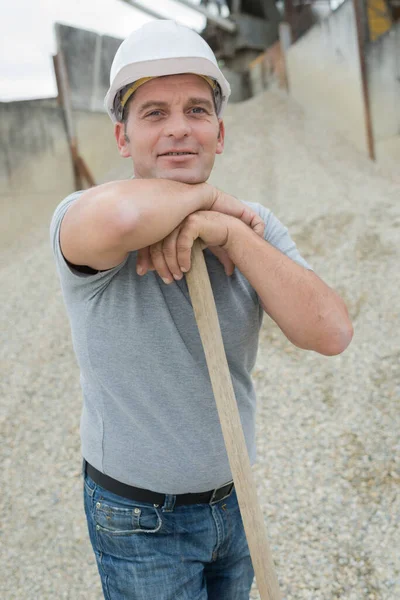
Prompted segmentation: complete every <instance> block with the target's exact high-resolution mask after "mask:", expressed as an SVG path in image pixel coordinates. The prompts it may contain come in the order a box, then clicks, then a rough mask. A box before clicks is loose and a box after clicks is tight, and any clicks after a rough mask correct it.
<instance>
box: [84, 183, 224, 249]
mask: <svg viewBox="0 0 400 600" xmlns="http://www.w3.org/2000/svg"><path fill="white" fill-rule="evenodd" d="M85 193H86V194H88V193H92V194H93V196H96V195H97V198H98V201H100V203H101V204H103V205H105V204H107V203H108V204H109V206H110V208H111V207H112V209H113V210H114V211H116V213H117V215H118V217H117V218H118V220H119V222H120V226H121V230H122V231H123V232H124V235H125V237H126V242H127V245H128V249H129V250H130V251H133V250H137V249H139V248H143V247H145V246H149V245H150V244H154V243H155V242H158V241H159V240H162V239H163V238H165V237H166V236H167V235H168V234H169V233H171V231H173V230H174V229H175V227H177V226H178V225H179V223H181V222H182V221H183V219H185V218H186V217H187V216H188V215H190V214H191V213H193V212H195V211H197V210H204V209H208V208H209V206H211V205H212V203H213V188H212V186H209V185H207V184H197V185H189V184H185V183H180V182H176V181H172V180H167V179H132V180H125V181H114V182H110V183H107V184H104V185H103V186H98V188H97V189H96V188H93V189H92V190H89V191H88V192H85ZM100 203H99V205H100Z"/></svg>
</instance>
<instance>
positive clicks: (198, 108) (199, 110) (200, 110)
mask: <svg viewBox="0 0 400 600" xmlns="http://www.w3.org/2000/svg"><path fill="white" fill-rule="evenodd" d="M191 110H192V111H193V112H194V113H196V114H201V113H206V112H207V111H206V110H205V108H203V107H202V106H193V108H192V109H191Z"/></svg>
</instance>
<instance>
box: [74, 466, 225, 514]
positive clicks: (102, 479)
mask: <svg viewBox="0 0 400 600" xmlns="http://www.w3.org/2000/svg"><path fill="white" fill-rule="evenodd" d="M83 472H84V473H87V474H88V475H89V477H90V478H91V479H93V481H94V482H95V483H97V485H100V486H101V487H102V488H104V489H105V490H107V491H109V492H112V493H113V494H117V495H118V496H122V497H123V498H128V499H129V500H136V501H137V502H149V503H150V504H157V505H158V506H163V504H164V501H165V494H159V493H157V492H152V491H150V490H144V489H143V488H137V487H133V486H132V485H127V484H126V483H122V482H121V481H117V480H116V479H113V478H112V477H109V476H108V475H105V474H104V473H102V472H101V471H98V470H97V469H95V468H94V467H92V465H90V464H89V463H88V462H87V461H86V460H85V459H83ZM233 487H234V483H233V481H230V482H228V483H226V484H225V485H223V486H222V487H220V488H216V489H215V490H210V491H209V492H200V493H197V494H177V495H176V501H175V506H180V505H183V504H215V503H216V502H220V501H221V500H224V499H225V498H227V497H228V496H230V495H231V493H232V490H233Z"/></svg>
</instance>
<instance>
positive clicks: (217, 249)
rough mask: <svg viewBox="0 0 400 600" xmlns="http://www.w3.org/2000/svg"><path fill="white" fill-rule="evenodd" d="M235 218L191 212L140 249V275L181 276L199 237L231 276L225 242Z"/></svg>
mask: <svg viewBox="0 0 400 600" xmlns="http://www.w3.org/2000/svg"><path fill="white" fill-rule="evenodd" d="M236 221H237V219H235V217H231V216H229V215H225V214H222V213H220V212H215V211H197V212H194V213H192V214H191V215H189V216H188V217H186V219H184V220H183V221H182V223H181V224H180V225H179V226H178V227H177V228H176V229H174V231H172V232H171V233H170V234H169V235H168V236H167V237H166V238H165V239H164V240H161V241H160V242H157V243H156V244H152V245H151V246H150V247H147V248H142V249H141V250H139V251H138V262H137V271H138V273H139V275H144V274H145V273H146V272H147V271H148V270H156V271H157V273H158V274H159V275H160V277H161V278H162V279H163V281H164V282H165V283H171V282H172V281H173V280H174V279H176V280H179V279H181V278H182V276H183V273H186V272H187V271H189V269H190V259H191V251H192V246H193V243H194V241H195V240H196V239H197V238H200V239H201V241H202V248H203V249H204V248H207V247H208V248H209V249H210V250H211V251H212V252H213V254H215V256H217V258H218V259H219V260H220V261H221V263H222V264H223V266H224V268H225V272H226V274H227V275H232V273H233V271H234V269H235V265H234V263H233V262H232V261H231V259H230V258H229V255H228V253H227V251H226V245H227V244H228V241H229V235H230V234H231V232H232V228H233V227H234V225H235V222H236ZM258 229H259V230H261V229H260V228H258ZM262 231H263V232H264V225H263V228H262ZM262 235H263V234H261V236H262ZM140 269H141V271H140Z"/></svg>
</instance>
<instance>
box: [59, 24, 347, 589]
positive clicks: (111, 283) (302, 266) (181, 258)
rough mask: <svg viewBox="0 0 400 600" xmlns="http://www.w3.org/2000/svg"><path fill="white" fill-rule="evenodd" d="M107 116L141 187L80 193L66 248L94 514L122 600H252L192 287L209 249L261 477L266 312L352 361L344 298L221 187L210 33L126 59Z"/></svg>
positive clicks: (69, 209)
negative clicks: (259, 419) (260, 385)
mask: <svg viewBox="0 0 400 600" xmlns="http://www.w3.org/2000/svg"><path fill="white" fill-rule="evenodd" d="M110 80H111V85H110V89H109V91H108V93H107V96H106V107H107V110H108V112H109V115H110V117H111V118H112V120H113V122H114V124H115V125H114V127H115V137H116V141H117V144H118V148H119V151H120V154H121V155H122V156H123V157H127V158H130V159H131V160H132V162H133V168H134V175H135V177H134V179H130V180H126V181H118V182H110V183H107V184H104V185H100V186H97V187H94V188H92V189H90V190H87V191H84V192H78V193H75V194H72V195H71V196H69V197H68V198H66V199H65V200H64V201H63V202H62V203H61V204H60V205H59V206H58V207H57V209H56V211H55V213H54V216H53V219H52V224H51V238H52V243H53V250H54V254H55V258H56V262H57V267H58V271H59V275H60V279H61V286H62V290H63V296H64V300H65V304H66V307H67V311H68V314H69V319H70V323H71V329H72V336H73V344H74V349H75V353H76V356H77V360H78V363H79V367H80V371H81V385H82V390H83V398H84V402H83V412H82V419H81V440H82V454H83V457H84V469H83V475H84V501H85V512H86V516H87V521H88V529H89V535H90V540H91V543H92V546H93V550H94V553H95V556H96V560H97V565H98V569H99V573H100V577H101V582H102V586H103V591H104V596H105V598H112V599H113V600H114V599H118V600H120V599H125V600H126V599H135V600H144V599H146V600H147V599H148V598H152V599H155V600H185V599H187V600H194V599H196V600H197V599H198V600H205V599H206V598H208V599H210V600H244V599H245V598H248V596H249V590H250V587H251V584H252V580H253V575H254V572H253V569H252V564H251V560H250V556H249V551H248V546H247V542H246V537H245V534H244V530H243V525H242V522H241V518H240V511H239V507H238V503H237V498H236V493H235V489H234V486H233V484H232V475H231V472H230V468H229V462H228V458H227V454H226V451H225V446H224V440H223V437H222V431H221V427H220V423H219V418H218V413H217V409H216V405H215V400H214V397H213V393H212V389H211V384H210V381H209V377H208V372H207V366H206V363H205V357H204V353H203V350H202V346H201V341H200V337H199V333H198V330H197V326H196V322H195V318H194V315H193V310H192V307H191V303H190V298H189V295H188V289H187V285H186V280H185V278H184V273H185V272H187V271H188V270H189V269H190V253H191V248H192V245H193V242H194V240H195V239H196V238H198V237H199V238H201V240H202V243H203V246H204V248H205V258H206V263H207V267H208V272H209V275H210V279H211V283H212V287H213V292H214V296H215V300H216V305H217V310H218V314H219V319H220V323H221V329H222V334H223V338H224V344H225V349H226V354H227V359H228V363H229V367H230V371H231V375H232V381H233V385H234V389H235V394H236V398H237V402H238V407H239V411H240V416H241V421H242V425H243V430H244V434H245V438H246V443H247V447H248V451H249V455H250V459H251V462H252V464H253V463H254V462H255V423H254V419H255V393H254V388H253V385H252V381H251V375H250V373H251V370H252V368H253V366H254V364H255V359H256V353H257V344H258V334H259V329H260V326H261V322H262V316H263V312H264V311H265V312H267V313H268V314H269V315H270V316H271V317H272V318H273V319H274V320H275V321H276V322H277V323H278V325H279V327H280V328H281V329H282V331H283V332H284V334H285V335H286V336H287V337H288V338H289V339H290V340H291V341H292V342H293V343H294V344H295V345H297V346H299V347H301V348H304V349H309V350H314V351H316V352H320V353H322V354H326V355H331V354H338V353H340V352H342V351H343V350H344V349H345V348H346V346H347V345H348V344H349V342H350V340H351V337H352V327H351V324H350V322H349V318H348V315H347V310H346V308H345V306H344V304H343V302H342V300H341V299H340V298H339V297H338V296H337V295H336V294H335V292H334V291H333V290H331V289H330V288H329V287H328V286H327V285H325V284H324V283H323V282H322V281H321V280H320V279H319V278H318V277H317V276H316V275H315V274H314V273H313V272H312V270H311V269H310V267H309V266H308V265H307V263H306V262H305V261H304V260H303V259H302V257H301V256H300V254H299V252H298V251H297V249H296V246H295V244H294V243H293V242H292V240H291V239H290V237H289V234H288V232H287V229H286V228H285V227H283V226H282V224H281V223H280V222H279V221H278V220H277V219H276V217H275V216H274V215H272V213H271V212H270V211H268V210H267V209H266V208H264V207H262V206H261V205H259V204H252V203H249V202H240V201H239V200H237V199H236V198H234V197H232V196H230V195H228V194H225V193H224V192H223V191H220V190H217V189H215V188H214V187H213V186H211V185H209V184H208V183H206V182H207V180H208V177H209V175H210V173H211V170H212V168H213V164H214V160H215V155H216V154H220V153H222V151H223V147H224V135H225V129H224V123H223V120H222V114H223V110H224V108H225V106H226V104H227V101H228V97H229V92H230V89H229V84H228V82H227V81H226V79H225V78H224V76H223V74H222V73H221V71H220V70H219V68H218V64H217V62H216V59H215V57H214V55H213V53H212V51H211V49H210V48H209V47H208V45H207V44H206V43H205V41H204V40H203V39H202V38H201V37H200V36H199V35H198V34H196V33H194V32H193V31H191V30H190V29H187V28H185V27H182V26H180V25H177V24H176V23H174V22H172V21H153V22H152V23H149V24H147V25H145V26H143V27H142V28H141V29H139V30H137V31H134V32H133V33H132V34H131V35H130V36H129V37H128V38H127V39H126V40H125V41H124V42H123V43H122V45H121V46H120V48H119V49H118V51H117V54H116V56H115V59H114V62H113V65H112V68H111V77H110Z"/></svg>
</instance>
